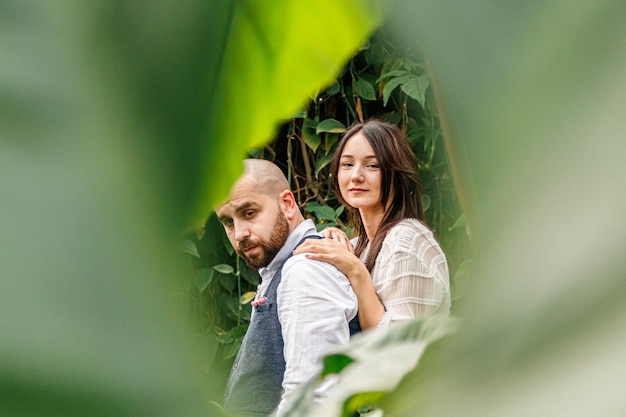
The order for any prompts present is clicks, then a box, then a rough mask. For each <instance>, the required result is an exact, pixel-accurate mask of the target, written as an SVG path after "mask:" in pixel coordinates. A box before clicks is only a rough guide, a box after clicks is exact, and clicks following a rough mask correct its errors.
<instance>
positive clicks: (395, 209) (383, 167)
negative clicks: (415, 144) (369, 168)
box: [331, 119, 424, 272]
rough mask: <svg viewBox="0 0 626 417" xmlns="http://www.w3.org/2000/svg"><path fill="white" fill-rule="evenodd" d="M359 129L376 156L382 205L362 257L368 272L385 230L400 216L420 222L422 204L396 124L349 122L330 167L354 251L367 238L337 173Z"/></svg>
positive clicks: (410, 154)
mask: <svg viewBox="0 0 626 417" xmlns="http://www.w3.org/2000/svg"><path fill="white" fill-rule="evenodd" d="M359 132H361V133H362V134H363V136H364V137H365V139H367V141H368V142H369V144H370V146H371V147H372V149H373V150H374V154H375V155H376V159H377V160H378V164H379V167H380V171H381V184H380V190H381V194H380V203H381V204H382V206H383V207H385V213H384V216H383V220H382V221H381V223H380V225H379V226H378V230H377V231H376V234H375V237H374V239H373V241H372V243H371V246H370V250H369V253H368V256H367V259H366V260H365V266H366V267H367V269H368V270H369V271H370V272H371V271H372V268H373V267H374V263H375V262H376V257H377V256H378V252H380V248H381V247H382V244H383V240H384V239H385V236H386V235H387V232H389V230H390V229H391V228H392V227H393V226H395V225H396V224H397V223H398V222H399V221H401V220H403V219H407V218H414V219H418V220H420V221H422V222H423V221H424V207H423V205H422V198H421V192H422V189H421V183H420V179H419V174H418V171H417V158H416V157H415V153H414V152H413V150H412V149H411V146H410V144H409V142H408V140H407V138H406V136H405V135H404V133H402V131H401V130H400V129H399V128H398V127H397V126H395V125H393V124H391V123H387V122H383V121H380V120H376V119H374V120H369V121H367V122H364V123H359V124H356V125H354V126H352V127H351V128H350V129H348V131H346V132H345V133H344V135H343V137H342V138H341V141H340V142H339V145H337V150H336V151H335V154H334V155H333V160H332V168H331V169H332V174H333V186H334V189H335V193H336V194H337V197H338V199H339V201H340V202H341V203H342V204H343V205H344V206H346V209H347V211H348V225H349V226H350V227H352V228H353V230H354V232H356V234H357V235H358V236H359V240H358V243H357V245H356V248H355V253H356V255H357V256H359V257H360V256H361V254H362V253H363V251H364V250H365V248H366V247H367V244H368V243H369V239H368V237H367V234H366V233H365V227H364V226H363V222H362V220H361V216H360V215H359V211H358V210H357V209H355V208H354V207H351V206H350V205H349V204H348V203H347V202H346V200H345V199H344V198H343V196H342V195H341V191H340V190H339V183H338V180H337V173H338V171H339V166H340V165H339V161H340V159H341V154H342V152H343V148H344V147H345V145H346V142H347V141H348V140H349V139H350V138H351V137H352V136H354V135H355V134H357V133H359Z"/></svg>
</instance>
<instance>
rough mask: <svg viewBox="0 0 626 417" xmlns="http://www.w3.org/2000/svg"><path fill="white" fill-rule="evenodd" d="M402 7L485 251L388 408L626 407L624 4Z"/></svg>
mask: <svg viewBox="0 0 626 417" xmlns="http://www.w3.org/2000/svg"><path fill="white" fill-rule="evenodd" d="M396 6H397V8H396V9H395V11H396V12H395V13H394V14H393V20H391V21H390V24H393V27H394V29H397V30H398V31H400V32H403V33H404V36H405V37H406V38H407V39H410V40H411V41H412V42H413V43H414V45H415V46H416V47H418V48H419V50H420V51H422V52H423V53H424V55H425V56H426V57H427V60H428V62H429V64H430V67H429V68H430V73H431V76H432V79H433V80H434V84H433V85H432V86H434V87H435V89H434V90H435V91H434V92H435V96H436V97H437V98H438V104H439V106H440V108H441V109H442V112H441V116H442V120H443V121H444V126H443V128H444V133H445V134H446V140H447V141H448V144H449V153H448V155H449V156H450V159H451V161H452V164H453V172H455V174H456V178H455V183H456V184H457V185H458V186H459V190H460V191H461V197H462V202H463V204H464V206H465V208H466V219H467V221H468V224H469V225H470V226H471V230H472V237H473V244H474V246H475V250H476V251H477V253H478V255H479V256H478V259H477V262H476V264H475V267H474V268H472V272H471V280H472V284H471V289H470V290H469V292H468V294H467V296H466V297H465V298H464V300H463V303H462V305H461V306H460V307H461V308H460V311H459V314H461V315H462V316H463V326H462V327H461V330H460V331H459V332H458V333H457V334H455V335H453V336H452V337H450V338H449V339H447V340H446V341H444V342H443V344H442V346H441V350H440V353H439V355H437V356H433V357H431V358H429V359H430V360H427V358H424V361H422V362H421V363H420V365H419V366H418V371H417V372H416V373H414V374H412V375H411V376H410V377H408V378H407V379H406V380H405V381H403V383H402V384H401V385H400V389H399V390H398V391H397V392H395V393H394V394H393V396H392V398H389V401H388V405H389V408H388V412H389V414H391V415H394V416H396V417H401V416H407V417H408V416H415V415H419V416H422V417H428V416H455V415H463V416H468V417H469V416H481V417H491V416H504V415H505V416H529V415H537V416H570V417H571V416H574V417H578V416H580V417H582V416H589V415H596V416H612V415H621V414H623V412H624V410H626V399H625V398H624V396H623V389H622V387H623V383H624V377H623V375H624V374H625V373H626V360H625V359H624V355H623V354H622V351H623V347H624V343H625V341H626V325H625V321H626V291H624V271H625V270H626V258H625V257H624V253H626V223H625V222H624V220H623V214H622V213H623V212H624V211H625V210H626V164H625V163H624V161H625V160H626V141H624V137H626V119H625V118H624V117H623V111H624V109H625V108H626V81H625V80H626V79H625V78H624V74H626V43H624V42H623V41H624V39H626V26H624V24H623V22H624V20H625V19H626V9H625V8H624V7H623V5H622V4H620V2H615V1H603V0H601V1H594V2H586V1H573V2H568V3H567V4H565V3H563V2H558V1H551V0H550V1H543V2H523V3H516V4H515V5H512V4H507V5H504V4H503V3H502V2H497V1H471V2H465V3H455V4H454V5H452V4H448V3H445V2H430V1H417V2H415V1H408V0H403V1H400V2H396ZM451 28H453V29H451ZM580 57H585V59H584V60H581V59H580Z"/></svg>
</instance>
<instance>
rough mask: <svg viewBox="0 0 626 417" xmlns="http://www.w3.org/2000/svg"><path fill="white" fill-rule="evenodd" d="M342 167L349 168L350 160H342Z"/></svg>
mask: <svg viewBox="0 0 626 417" xmlns="http://www.w3.org/2000/svg"><path fill="white" fill-rule="evenodd" d="M341 166H342V167H346V168H350V167H351V166H352V164H351V163H350V162H344V163H342V164H341Z"/></svg>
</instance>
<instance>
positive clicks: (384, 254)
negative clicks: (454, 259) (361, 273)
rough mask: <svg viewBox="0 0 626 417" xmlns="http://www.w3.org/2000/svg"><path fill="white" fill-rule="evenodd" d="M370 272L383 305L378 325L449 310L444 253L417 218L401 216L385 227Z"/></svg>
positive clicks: (354, 241) (362, 257)
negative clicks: (391, 224) (389, 227)
mask: <svg viewBox="0 0 626 417" xmlns="http://www.w3.org/2000/svg"><path fill="white" fill-rule="evenodd" d="M357 239H358V238H355V239H354V240H353V244H356V240H357ZM369 249H370V247H369V245H368V246H367V248H366V249H365V251H363V254H362V255H361V260H362V261H363V262H364V261H365V259H366V257H367V253H368V252H369ZM371 275H372V281H373V283H374V288H376V293H377V294H378V297H379V298H380V300H381V302H382V303H383V305H384V306H385V314H384V315H383V317H382V318H381V319H380V322H379V323H378V328H382V327H387V326H389V325H390V324H392V323H393V322H396V321H400V320H410V319H414V318H418V317H423V316H425V315H428V314H431V313H435V312H436V313H444V314H449V312H450V274H449V272H448V263H447V261H446V255H445V254H444V253H443V250H442V249H441V247H440V246H439V243H438V242H437V241H436V240H435V237H434V236H433V233H432V232H431V231H430V229H428V227H426V226H425V225H424V224H422V223H421V222H420V221H418V220H417V219H405V220H402V221H401V222H399V223H398V224H397V225H395V226H394V227H393V228H391V230H389V233H388V234H387V236H386V237H385V240H384V241H383V244H382V247H381V249H380V252H379V253H378V257H377V258H376V262H375V264H374V268H373V269H372V273H371Z"/></svg>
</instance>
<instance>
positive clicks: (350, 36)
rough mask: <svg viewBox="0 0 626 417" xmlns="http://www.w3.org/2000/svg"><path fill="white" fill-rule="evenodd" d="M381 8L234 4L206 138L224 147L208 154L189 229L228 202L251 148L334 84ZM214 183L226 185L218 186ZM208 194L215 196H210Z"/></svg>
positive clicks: (343, 2)
mask: <svg viewBox="0 0 626 417" xmlns="http://www.w3.org/2000/svg"><path fill="white" fill-rule="evenodd" d="M375 4H376V2H374V1H372V0H337V1H328V0H313V1H307V2H297V1H289V0H277V1H272V2H267V1H263V0H247V1H241V2H235V11H234V14H233V19H232V22H231V26H230V33H229V37H228V40H227V45H226V47H225V51H226V53H225V56H224V61H223V65H222V66H221V68H220V78H219V81H220V82H219V84H218V90H217V93H216V94H215V95H214V97H213V101H212V103H213V106H212V108H211V112H210V114H209V122H208V124H207V127H208V131H207V132H206V138H207V139H209V140H210V139H212V138H220V139H223V140H220V141H211V144H212V146H207V147H204V152H202V156H203V161H205V163H206V165H205V167H206V170H205V172H204V177H203V178H204V182H203V184H202V185H201V187H200V188H199V189H198V193H197V195H199V196H202V198H201V200H200V201H199V202H198V204H196V205H195V212H194V213H193V215H192V217H191V219H190V221H191V222H199V221H203V220H204V218H205V217H206V214H207V213H208V212H209V211H211V210H212V209H213V207H214V206H215V204H217V203H218V202H219V201H221V200H222V199H223V198H225V197H226V195H227V192H228V189H229V188H230V186H231V182H232V181H233V180H234V179H235V178H237V176H238V175H239V174H240V172H241V169H242V165H241V159H242V158H243V157H244V155H245V150H246V149H251V148H254V147H259V146H261V145H263V144H265V143H266V142H267V141H269V140H270V139H271V138H272V136H273V134H274V132H275V130H276V128H277V126H278V124H279V122H280V121H281V119H286V118H288V117H289V116H290V115H291V114H293V113H295V112H296V111H297V110H299V109H301V108H302V107H303V106H304V104H305V103H306V101H307V97H309V96H311V95H313V94H314V93H315V92H316V91H319V90H320V89H321V88H323V87H326V86H328V85H330V84H332V83H333V82H334V81H335V77H336V76H337V74H338V73H339V71H340V70H341V69H342V67H343V64H344V63H345V61H346V60H347V59H348V58H350V57H351V56H352V55H353V54H354V53H355V52H356V51H357V50H358V48H359V47H360V46H361V45H362V44H363V43H364V39H365V38H366V37H367V36H368V35H369V34H370V33H371V32H372V31H373V29H374V28H375V27H376V26H377V25H378V24H379V23H380V21H381V17H382V16H381V14H380V11H379V10H376V9H375V8H374V5H375ZM321 28H323V30H320V29H321ZM331 45H332V47H329V46H331ZM252 92H254V94H252ZM214 178H222V181H219V182H217V183H214V182H213V179H214ZM229 179H230V181H229ZM209 183H211V186H210V187H209ZM209 188H210V189H211V190H212V192H211V193H206V192H205V190H207V189H209ZM200 191H201V192H200Z"/></svg>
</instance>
